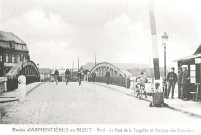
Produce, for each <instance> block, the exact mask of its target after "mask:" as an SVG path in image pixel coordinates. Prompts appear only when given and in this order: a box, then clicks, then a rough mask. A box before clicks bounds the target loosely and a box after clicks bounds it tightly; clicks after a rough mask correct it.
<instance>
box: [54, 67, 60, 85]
mask: <svg viewBox="0 0 201 135" xmlns="http://www.w3.org/2000/svg"><path fill="white" fill-rule="evenodd" d="M58 76H59V71H58V70H57V69H56V70H55V71H54V79H55V82H56V85H57V84H58Z"/></svg>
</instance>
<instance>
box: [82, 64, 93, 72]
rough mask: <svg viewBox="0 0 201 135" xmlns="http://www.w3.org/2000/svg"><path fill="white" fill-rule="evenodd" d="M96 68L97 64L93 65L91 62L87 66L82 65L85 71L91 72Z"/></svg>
mask: <svg viewBox="0 0 201 135" xmlns="http://www.w3.org/2000/svg"><path fill="white" fill-rule="evenodd" d="M94 66H95V63H93V62H89V63H87V64H85V65H82V66H81V68H83V70H87V69H88V70H89V71H91V69H92V68H93V67H94Z"/></svg>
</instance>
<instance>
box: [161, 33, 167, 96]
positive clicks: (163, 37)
mask: <svg viewBox="0 0 201 135" xmlns="http://www.w3.org/2000/svg"><path fill="white" fill-rule="evenodd" d="M167 41H168V35H167V34H166V32H164V35H163V36H162V43H163V47H164V84H165V96H167V85H166V43H167Z"/></svg>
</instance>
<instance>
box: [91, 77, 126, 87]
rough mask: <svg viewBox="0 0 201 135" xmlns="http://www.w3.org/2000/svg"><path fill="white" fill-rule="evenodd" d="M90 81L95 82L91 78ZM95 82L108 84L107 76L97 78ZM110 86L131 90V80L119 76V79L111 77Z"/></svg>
mask: <svg viewBox="0 0 201 135" xmlns="http://www.w3.org/2000/svg"><path fill="white" fill-rule="evenodd" d="M88 81H89V82H93V78H92V77H89V78H88ZM95 82H100V83H106V82H107V79H106V77H105V76H97V77H96V78H95ZM109 84H113V85H118V86H122V87H126V88H130V78H126V77H122V76H119V77H114V76H111V77H110V80H109Z"/></svg>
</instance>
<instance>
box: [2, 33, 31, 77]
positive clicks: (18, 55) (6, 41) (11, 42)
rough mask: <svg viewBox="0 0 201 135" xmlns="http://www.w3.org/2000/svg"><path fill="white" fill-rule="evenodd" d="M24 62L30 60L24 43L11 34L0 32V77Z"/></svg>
mask: <svg viewBox="0 0 201 135" xmlns="http://www.w3.org/2000/svg"><path fill="white" fill-rule="evenodd" d="M25 60H30V56H29V51H28V48H27V45H26V43H25V42H23V41H22V40H21V39H20V38H18V37H17V36H16V35H14V34H13V33H11V32H4V31H0V77H3V76H5V75H6V73H8V71H9V70H10V69H11V68H12V67H13V66H15V65H16V64H17V63H19V62H21V61H25Z"/></svg>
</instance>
